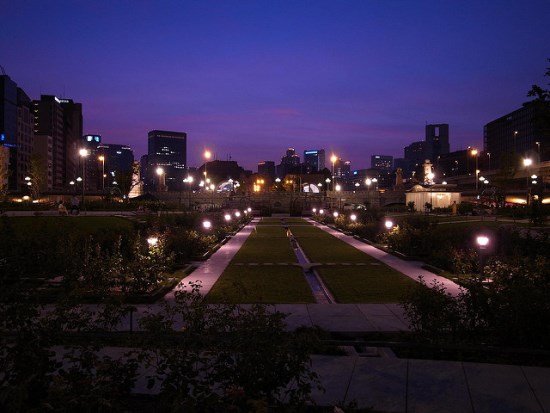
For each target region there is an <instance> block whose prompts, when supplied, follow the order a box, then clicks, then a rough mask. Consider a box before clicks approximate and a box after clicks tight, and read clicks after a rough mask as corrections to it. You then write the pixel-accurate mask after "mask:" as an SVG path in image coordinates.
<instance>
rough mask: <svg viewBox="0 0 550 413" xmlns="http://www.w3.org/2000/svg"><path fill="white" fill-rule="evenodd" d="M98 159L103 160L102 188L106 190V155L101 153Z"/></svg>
mask: <svg viewBox="0 0 550 413" xmlns="http://www.w3.org/2000/svg"><path fill="white" fill-rule="evenodd" d="M97 159H98V160H99V161H101V189H103V190H105V156H104V155H100V156H99V157H98V158H97Z"/></svg>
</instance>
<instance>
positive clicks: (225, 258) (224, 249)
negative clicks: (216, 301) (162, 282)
mask: <svg viewBox="0 0 550 413" xmlns="http://www.w3.org/2000/svg"><path fill="white" fill-rule="evenodd" d="M259 221H260V220H259V218H254V219H253V220H252V221H250V223H249V224H247V225H246V226H245V227H244V228H243V229H242V230H241V231H239V232H238V233H237V234H235V235H234V236H233V237H231V239H230V240H229V241H228V242H227V243H226V244H225V245H222V246H221V247H220V248H219V249H218V250H217V251H216V252H215V253H214V254H212V255H211V256H210V258H208V259H207V260H206V261H204V262H201V263H200V264H199V266H198V268H197V269H196V270H195V271H193V272H192V273H191V275H189V276H188V277H186V278H184V279H183V280H182V281H181V282H180V283H179V284H178V285H177V286H176V287H175V288H174V289H173V290H172V291H170V292H169V293H168V294H166V295H165V296H164V299H165V300H166V301H173V300H174V292H175V291H178V290H181V289H183V288H184V287H185V286H187V285H188V283H189V282H190V281H191V282H195V281H198V282H199V283H200V285H201V288H200V293H201V294H202V295H206V294H208V293H209V292H210V290H211V289H212V287H213V286H214V284H215V283H216V281H218V278H220V275H222V273H223V272H224V270H225V269H226V268H227V266H228V265H229V263H230V262H231V260H232V259H233V257H234V256H235V254H236V253H237V251H239V250H240V249H241V247H242V246H243V244H244V242H245V241H246V240H247V238H248V237H249V236H250V234H251V233H252V231H253V230H254V229H255V228H256V224H257V223H258V222H259Z"/></svg>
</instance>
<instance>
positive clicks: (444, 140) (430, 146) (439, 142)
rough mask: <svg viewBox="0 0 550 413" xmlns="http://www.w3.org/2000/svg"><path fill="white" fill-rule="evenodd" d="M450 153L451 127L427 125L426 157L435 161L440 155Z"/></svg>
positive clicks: (444, 124) (443, 124)
mask: <svg viewBox="0 0 550 413" xmlns="http://www.w3.org/2000/svg"><path fill="white" fill-rule="evenodd" d="M446 153H449V125H448V124H446V123H440V124H434V125H426V146H425V148H424V157H425V158H426V159H430V160H431V161H434V160H435V159H437V157H438V156H439V155H443V154H446Z"/></svg>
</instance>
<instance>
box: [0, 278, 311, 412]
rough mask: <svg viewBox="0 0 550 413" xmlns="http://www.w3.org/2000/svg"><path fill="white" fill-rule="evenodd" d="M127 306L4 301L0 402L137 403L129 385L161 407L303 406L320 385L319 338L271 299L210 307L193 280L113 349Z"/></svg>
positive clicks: (97, 406)
mask: <svg viewBox="0 0 550 413" xmlns="http://www.w3.org/2000/svg"><path fill="white" fill-rule="evenodd" d="M131 310H132V309H131V308H130V307H126V306H120V305H108V306H99V307H91V308H86V307H83V306H80V305H74V304H71V303H64V304H59V305H56V306H55V307H51V308H43V307H38V306H34V305H31V304H29V303H24V302H17V303H12V304H3V305H1V306H0V320H2V326H1V328H2V335H1V336H0V340H1V348H2V351H1V352H0V410H1V411H6V412H7V411H9V412H33V411H36V412H42V411H56V412H74V411H82V412H98V411H117V412H125V411H136V408H135V397H134V394H133V392H134V391H135V389H141V391H143V390H144V389H147V391H151V392H152V393H153V396H151V397H152V398H153V399H154V400H155V409H156V410H155V411H170V412H180V411H181V412H183V411H185V412H219V411H230V412H249V411H252V412H266V411H302V410H303V409H305V406H306V404H307V403H308V402H309V401H310V393H311V391H312V389H313V388H314V387H315V386H317V385H318V380H317V376H316V374H315V373H313V372H312V370H311V361H310V352H311V349H312V346H314V345H315V341H316V340H317V336H316V335H315V334H313V333H312V332H308V331H305V332H304V331H300V332H296V333H289V332H287V331H286V329H285V322H284V321H285V315H284V314H281V313H279V312H276V311H272V308H271V307H268V306H263V305H253V306H238V305H215V306H213V305H207V304H206V303H205V302H204V300H203V299H202V297H201V295H200V294H199V291H198V286H196V285H190V286H189V288H188V289H185V290H182V291H179V292H177V293H176V296H175V300H174V302H172V303H166V305H164V306H158V307H156V308H154V309H150V310H149V311H148V313H147V314H146V315H144V316H143V317H142V318H141V319H140V321H139V325H140V331H139V332H138V333H135V334H133V335H130V337H131V339H130V341H129V342H127V343H126V345H125V346H124V347H118V348H117V347H113V346H110V347H108V346H107V345H106V343H109V340H108V338H109V337H112V335H113V334H115V333H114V331H115V330H117V329H119V330H120V329H123V330H124V329H127V327H121V322H122V321H123V320H126V323H125V324H124V325H125V326H127V321H128V316H129V314H130V311H131ZM75 334H77V337H79V339H78V340H75V339H74V337H75ZM137 411H139V410H137Z"/></svg>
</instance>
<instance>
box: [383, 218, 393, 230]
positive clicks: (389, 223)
mask: <svg viewBox="0 0 550 413" xmlns="http://www.w3.org/2000/svg"><path fill="white" fill-rule="evenodd" d="M384 226H385V227H386V229H392V228H393V221H392V220H391V219H387V220H386V222H384Z"/></svg>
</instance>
